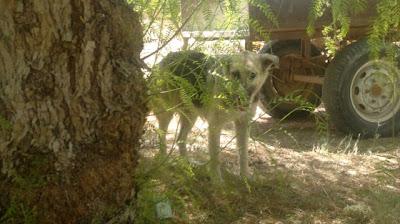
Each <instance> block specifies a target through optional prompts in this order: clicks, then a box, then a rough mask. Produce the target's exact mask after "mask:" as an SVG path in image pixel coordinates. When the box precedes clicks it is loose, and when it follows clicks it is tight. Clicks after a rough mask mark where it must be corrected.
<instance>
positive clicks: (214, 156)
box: [208, 124, 222, 181]
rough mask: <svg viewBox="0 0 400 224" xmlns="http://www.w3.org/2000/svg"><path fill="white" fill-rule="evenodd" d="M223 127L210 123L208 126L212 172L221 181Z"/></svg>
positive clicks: (214, 177)
mask: <svg viewBox="0 0 400 224" xmlns="http://www.w3.org/2000/svg"><path fill="white" fill-rule="evenodd" d="M220 136H221V127H220V126H213V124H209V127H208V151H209V153H210V173H211V177H212V178H213V179H214V180H216V181H221V180H222V176H221V164H220V161H219V151H220Z"/></svg>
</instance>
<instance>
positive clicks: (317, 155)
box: [144, 111, 400, 223]
mask: <svg viewBox="0 0 400 224" xmlns="http://www.w3.org/2000/svg"><path fill="white" fill-rule="evenodd" d="M321 113H323V112H321ZM258 115H261V116H260V117H259V116H256V117H258V119H257V120H256V121H255V122H254V123H253V125H252V132H251V133H252V134H251V135H252V139H251V140H250V141H249V142H250V144H249V164H250V168H251V171H252V176H253V177H254V178H255V179H265V180H267V182H268V181H269V182H268V183H273V182H274V181H278V182H279V181H280V179H282V180H283V181H284V182H285V183H286V184H288V186H289V187H287V186H286V185H284V186H283V187H282V186H277V188H278V189H279V187H282V188H284V189H282V191H286V190H288V189H290V191H292V192H291V193H290V194H294V195H295V196H293V197H296V198H293V200H298V201H293V205H291V206H292V207H291V206H289V207H290V208H287V209H288V211H287V212H288V214H286V215H284V214H283V213H285V212H286V207H287V206H288V205H287V203H288V201H285V200H289V201H290V199H281V198H278V199H269V200H272V201H270V203H276V206H278V207H279V205H280V204H281V206H282V207H279V208H276V209H277V210H279V212H278V213H277V211H274V209H273V208H270V209H272V210H271V211H269V212H268V211H264V210H263V208H262V207H258V205H257V204H254V205H252V204H251V202H250V205H249V207H251V209H250V208H249V210H246V212H244V213H243V214H242V215H241V218H239V219H237V220H236V221H235V222H234V223H368V222H357V220H358V219H357V217H356V218H354V217H353V215H354V214H353V212H354V211H353V209H355V210H357V209H361V210H363V211H362V212H366V213H368V214H369V213H371V214H372V213H373V214H374V215H375V216H376V217H378V216H379V217H381V216H382V217H386V219H385V218H380V219H382V220H389V221H391V220H399V219H396V217H392V218H391V215H393V214H392V213H390V211H389V212H388V214H389V215H387V216H386V215H384V214H386V213H385V212H386V210H385V211H383V210H382V211H381V210H380V209H381V207H382V206H381V205H380V204H379V203H389V202H390V200H391V198H395V200H398V201H397V202H394V205H392V207H393V206H395V207H396V206H399V207H396V209H397V208H400V141H399V139H398V137H397V138H386V139H353V138H350V137H346V136H342V135H340V134H338V133H335V132H334V131H331V133H329V134H328V135H322V134H321V133H318V132H317V131H316V127H315V122H314V120H313V117H310V118H306V119H303V120H295V121H283V122H280V121H278V120H274V119H272V118H271V117H269V116H262V113H261V111H259V113H258ZM178 123H179V122H178V119H177V118H175V119H174V121H173V122H172V123H171V125H170V127H169V134H168V142H169V146H170V147H169V148H171V147H175V148H176V144H175V143H174V142H175V141H176V140H175V136H174V133H175V132H176V127H177V126H178ZM149 124H150V125H153V126H156V121H155V119H153V118H151V117H150V118H149ZM233 130H234V128H233V125H232V124H229V125H227V127H226V129H225V130H224V131H223V134H222V136H221V146H222V152H221V159H222V162H223V165H224V167H225V169H226V170H228V171H229V172H230V173H233V174H234V175H237V174H238V173H239V167H238V162H237V161H238V154H237V152H236V150H235V139H234V138H235V133H234V131H233ZM146 136H147V138H154V139H155V135H154V133H153V135H151V134H149V133H147V134H146ZM144 145H145V149H146V150H144V152H145V153H144V154H145V155H146V156H150V157H151V156H152V155H154V154H155V153H156V152H157V150H156V148H157V145H156V140H153V141H149V140H148V139H147V140H146V141H145V143H144ZM188 149H189V150H190V161H191V162H192V163H193V164H199V165H200V164H206V163H207V160H208V155H207V124H206V123H205V122H204V121H202V120H200V119H199V120H198V121H197V122H196V125H195V127H194V128H193V131H192V133H191V135H190V139H189V142H188ZM177 151H178V150H174V153H172V154H173V155H177ZM279 183H280V182H279ZM280 184H282V183H280ZM287 188H288V189H287ZM268 189H269V190H268V191H270V188H268ZM275 190H276V189H275ZM275 190H274V191H275ZM256 191H257V192H258V191H261V193H260V192H258V193H259V194H264V193H265V195H264V196H263V197H268V195H270V194H271V192H269V193H268V192H262V187H261V190H260V189H257V187H256ZM375 192H379V193H376V194H379V195H380V194H383V195H384V196H381V195H380V196H379V197H383V198H385V196H387V199H382V201H379V200H378V199H376V198H375V197H378V196H376V195H375ZM275 193H276V192H275ZM286 193H287V192H283V193H282V194H286ZM290 194H289V195H290ZM251 197H257V196H256V195H254V196H251ZM297 197H298V198H297ZM254 200H256V201H257V199H254ZM274 200H278V201H274ZM385 200H388V201H389V202H386V201H385ZM257 203H260V202H257ZM265 203H266V202H265ZM303 203H305V204H306V205H303ZM313 203H315V204H316V205H313ZM392 203H393V202H392ZM262 204H263V203H262ZM268 205H269V204H268V203H267V204H263V205H259V206H268ZM271 206H272V205H271ZM285 206H286V207H285ZM303 206H306V207H303ZM307 206H309V207H307ZM314 206H316V207H314ZM354 206H355V207H354ZM272 207H274V206H272ZM359 207H360V208H359ZM346 209H347V210H349V213H351V214H350V215H348V216H349V217H350V218H349V217H347V216H346V214H347V213H346V211H347V210H346ZM382 209H383V208H382ZM289 210H290V211H289ZM364 210H365V211H364ZM283 211H285V212H283ZM371 211H373V212H371ZM282 212H283V213H282ZM357 212H358V210H357ZM357 212H356V213H357ZM362 212H361V213H362ZM281 213H282V214H281ZM339 214H340V217H339ZM357 214H358V213H357ZM362 214H363V215H362V216H364V215H365V216H368V214H364V213H362ZM399 215H400V213H399ZM355 216H357V215H355ZM375 216H374V217H375ZM283 217H286V218H283ZM288 217H289V218H288ZM296 220H297V221H298V222H296ZM299 220H300V221H299ZM307 220H308V221H309V222H306V221H307ZM318 220H319V221H318ZM346 220H347V221H346ZM349 220H350V221H351V220H353V221H354V220H355V221H354V222H350V221H349ZM375 221H376V220H375ZM385 222H387V221H381V222H379V221H378V222H375V223H385ZM389 223H390V222H389Z"/></svg>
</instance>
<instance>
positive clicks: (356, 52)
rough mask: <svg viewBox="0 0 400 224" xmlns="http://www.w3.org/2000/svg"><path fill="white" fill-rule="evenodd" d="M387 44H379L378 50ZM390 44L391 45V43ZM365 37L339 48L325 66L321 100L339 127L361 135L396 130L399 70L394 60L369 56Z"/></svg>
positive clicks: (399, 111) (399, 120)
mask: <svg viewBox="0 0 400 224" xmlns="http://www.w3.org/2000/svg"><path fill="white" fill-rule="evenodd" d="M389 46H390V45H389V44H387V45H386V46H383V45H382V47H381V50H382V52H383V51H384V49H385V48H388V47H389ZM392 47H395V46H394V45H393V46H392ZM370 53H371V51H370V48H369V46H368V43H367V41H366V40H365V39H364V40H360V41H358V42H355V43H352V44H350V45H348V46H347V47H345V48H344V49H342V50H341V51H340V52H339V53H338V54H337V55H336V57H335V58H334V59H333V61H332V62H331V63H330V64H329V66H328V68H327V70H326V76H325V80H324V85H323V102H324V104H325V107H326V110H327V112H328V114H329V115H330V120H331V122H332V124H333V125H334V126H336V127H337V129H339V130H340V131H343V132H345V133H348V134H352V135H360V136H361V137H372V136H375V135H379V136H382V137H383V136H391V135H395V134H396V133H398V132H399V131H400V92H399V91H400V71H399V64H400V63H399V62H400V61H399V60H398V59H399V57H398V55H399V54H398V53H399V51H398V48H397V47H396V62H395V63H394V64H393V63H389V62H388V61H384V60H383V59H371V58H370Z"/></svg>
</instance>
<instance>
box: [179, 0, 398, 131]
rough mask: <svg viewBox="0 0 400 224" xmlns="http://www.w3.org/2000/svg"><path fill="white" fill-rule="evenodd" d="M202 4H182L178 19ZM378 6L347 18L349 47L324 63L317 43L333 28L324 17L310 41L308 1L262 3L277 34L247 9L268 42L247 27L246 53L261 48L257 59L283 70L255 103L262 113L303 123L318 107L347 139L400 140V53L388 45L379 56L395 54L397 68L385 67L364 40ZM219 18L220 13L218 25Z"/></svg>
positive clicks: (373, 0)
mask: <svg viewBox="0 0 400 224" xmlns="http://www.w3.org/2000/svg"><path fill="white" fill-rule="evenodd" d="M199 1H200V0H193V1H183V2H185V9H186V10H183V11H182V15H183V16H184V17H185V16H189V14H190V13H192V12H193V10H187V9H188V7H189V6H190V5H191V4H190V3H188V2H199ZM205 1H208V2H216V0H205ZM377 2H378V1H377V0H368V1H367V3H368V5H367V7H366V9H365V10H364V11H363V12H359V13H358V14H355V15H354V16H352V17H351V23H350V30H349V33H348V35H347V36H346V39H344V40H343V41H342V42H340V43H338V44H339V45H340V49H339V50H338V52H337V54H335V55H330V57H329V58H328V57H326V55H327V54H328V55H329V54H330V52H326V51H325V46H324V44H325V43H324V38H323V37H322V30H323V28H324V26H326V25H329V24H331V22H332V16H331V14H330V11H329V10H326V12H325V13H324V16H322V17H321V18H319V19H318V20H317V21H315V23H314V27H313V28H314V30H315V33H314V34H313V36H311V37H310V36H309V35H308V33H307V26H308V24H309V14H310V10H311V8H312V4H313V0H259V1H258V3H263V4H265V5H266V6H267V7H269V8H270V9H271V11H272V12H273V14H274V16H275V17H276V18H277V22H278V25H277V26H274V25H273V24H272V22H271V21H270V20H269V19H268V18H267V16H266V15H264V13H263V10H262V9H260V8H259V7H257V6H253V5H251V4H250V5H248V6H247V9H248V16H249V19H250V21H256V22H257V24H259V25H260V26H261V27H262V28H263V30H265V31H266V32H267V33H268V36H269V38H270V40H265V39H264V38H265V35H262V33H260V32H259V30H256V29H254V27H252V26H251V25H250V26H249V27H250V29H249V33H248V35H247V36H246V37H244V38H245V39H246V49H247V50H253V49H254V47H253V46H254V45H253V43H259V42H264V47H262V48H261V50H260V51H259V52H260V53H272V54H275V55H277V56H279V57H280V69H279V70H276V71H275V72H274V74H273V75H272V76H271V77H270V78H269V79H268V80H267V82H266V83H265V85H264V87H263V90H262V96H261V100H260V101H261V106H262V107H263V109H264V111H266V112H267V113H268V114H269V115H271V116H272V117H276V118H290V117H297V116H304V115H308V114H309V112H310V110H312V108H313V107H312V106H310V105H314V106H315V107H317V106H318V105H320V103H323V104H324V107H325V109H326V111H327V112H328V114H329V117H330V119H331V121H332V122H331V123H332V124H333V125H334V126H336V127H337V129H339V130H341V131H343V132H345V133H347V134H350V135H353V136H365V137H372V136H393V135H397V134H398V133H399V132H400V71H399V67H400V56H399V55H400V53H399V52H400V51H399V50H398V47H396V46H395V45H394V44H393V43H382V46H380V49H381V51H385V49H387V48H393V49H396V50H395V52H397V53H396V58H395V60H394V62H388V61H386V60H385V59H384V57H383V56H384V55H382V56H380V57H379V58H371V57H370V55H371V50H370V47H369V44H368V43H367V41H366V38H365V37H366V36H367V34H368V32H369V30H370V29H371V24H372V22H373V21H374V18H375V16H376V14H377V13H376V12H377V10H376V5H377ZM210 5H212V4H210ZM185 14H186V15H185ZM221 18H223V17H221V13H219V15H218V18H216V19H221ZM196 19H197V20H202V18H201V17H198V18H196ZM191 31H193V27H192V29H191ZM199 35H200V36H201V32H200V33H199ZM212 36H213V35H212Z"/></svg>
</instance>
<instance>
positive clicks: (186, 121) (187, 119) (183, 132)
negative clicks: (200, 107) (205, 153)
mask: <svg viewBox="0 0 400 224" xmlns="http://www.w3.org/2000/svg"><path fill="white" fill-rule="evenodd" d="M179 116H180V126H181V127H180V130H179V134H178V139H177V140H178V148H179V153H180V154H181V156H183V157H186V156H187V149H186V143H187V137H188V135H189V133H190V131H191V130H192V128H193V125H194V123H195V122H196V119H197V116H196V115H195V114H193V113H184V114H180V115H179Z"/></svg>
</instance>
